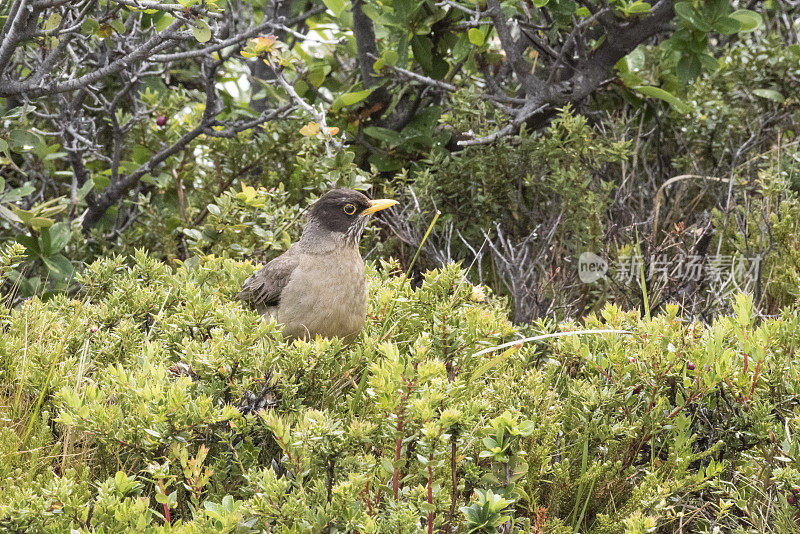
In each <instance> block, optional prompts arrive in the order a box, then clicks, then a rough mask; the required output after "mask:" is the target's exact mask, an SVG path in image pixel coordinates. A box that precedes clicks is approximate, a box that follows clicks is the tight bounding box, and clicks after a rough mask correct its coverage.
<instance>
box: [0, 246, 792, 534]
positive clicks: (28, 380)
mask: <svg viewBox="0 0 800 534" xmlns="http://www.w3.org/2000/svg"><path fill="white" fill-rule="evenodd" d="M6 256H8V257H9V258H10V257H11V255H10V254H9V253H8V252H5V253H4V256H3V257H4V258H5V257H6ZM3 261H4V263H3V264H6V263H8V261H6V260H3ZM9 261H11V260H9ZM254 268H255V266H253V265H251V264H249V263H241V262H238V261H235V260H233V259H228V258H220V257H213V256H207V257H203V258H202V259H200V260H199V261H196V262H195V261H193V262H187V263H186V264H184V265H181V266H180V267H178V268H177V269H175V270H173V269H172V268H170V267H168V266H167V265H165V264H164V263H162V262H160V261H158V260H156V259H153V258H151V257H148V256H147V255H146V254H144V253H142V252H140V253H137V254H136V256H135V258H132V259H130V260H126V259H123V258H122V257H119V256H116V257H110V258H104V259H101V260H98V261H96V262H95V263H93V264H91V265H89V266H88V267H87V268H86V270H85V272H83V273H82V274H81V275H80V276H79V280H80V283H81V290H80V292H79V293H78V294H76V295H75V296H74V298H69V297H67V296H64V295H58V296H54V297H53V298H52V299H50V300H49V301H47V302H42V301H40V300H38V299H35V298H34V299H32V300H29V301H27V302H26V303H24V304H23V305H20V306H18V307H16V308H14V309H13V310H11V311H10V312H8V313H7V314H5V315H2V316H0V321H2V325H1V326H0V328H2V336H0V383H2V384H4V385H5V386H4V389H3V390H2V397H0V399H2V402H0V406H2V407H3V412H4V415H3V420H4V425H3V427H2V429H0V477H2V479H3V480H4V481H5V482H4V489H3V492H2V495H0V526H2V528H4V529H6V530H11V531H21V530H25V531H30V532H64V531H66V530H69V529H78V530H84V531H88V530H94V531H98V532H99V531H105V532H110V531H121V530H125V529H130V530H136V531H158V530H164V531H166V530H171V529H176V530H181V531H192V532H193V531H220V532H233V531H236V532H273V531H280V532H299V531H315V532H316V531H322V530H326V529H329V530H330V531H339V532H341V531H359V532H390V531H391V532H396V531H398V530H402V531H403V532H422V531H427V532H432V531H434V530H436V531H450V532H452V531H455V530H459V531H465V532H466V531H472V532H498V531H499V530H500V529H502V530H503V531H504V532H507V531H514V532H523V531H524V532H530V531H534V532H544V531H548V532H577V531H580V532H626V531H627V532H646V531H652V530H653V529H655V528H661V529H662V530H665V531H669V530H674V529H675V528H677V525H678V524H682V525H683V528H684V529H687V530H692V531H708V530H710V529H711V528H712V525H716V526H719V527H720V528H721V529H723V530H733V529H736V528H740V529H741V530H742V531H756V530H764V529H767V528H774V529H776V530H780V531H783V532H790V531H793V530H792V529H794V528H796V526H794V525H795V521H796V519H795V514H796V513H797V509H796V508H795V507H794V506H795V504H794V503H795V502H796V500H795V498H794V497H793V493H792V491H793V489H794V488H795V487H796V486H800V470H798V468H799V467H800V465H799V464H798V462H800V447H799V446H798V442H797V439H796V436H795V435H794V433H795V427H796V424H797V421H798V401H797V399H798V395H799V394H800V380H799V379H798V373H800V367H799V366H798V364H797V363H796V362H795V358H794V353H795V351H796V344H797V332H798V331H800V318H798V315H797V314H796V313H794V312H792V311H791V310H786V311H785V312H784V313H783V315H782V316H781V317H777V318H774V319H770V320H767V321H764V322H762V323H760V324H756V321H755V319H754V315H753V307H752V301H751V300H750V299H749V298H747V297H745V296H741V297H739V298H738V299H737V300H736V302H735V304H734V308H735V314H734V315H733V316H732V317H729V318H719V319H718V320H716V321H715V322H714V324H713V325H711V326H703V325H701V324H697V323H687V322H684V321H682V320H681V319H680V318H679V317H678V316H677V312H678V309H677V307H674V306H671V307H669V308H668V309H667V312H666V313H665V314H663V315H660V316H658V317H655V318H653V319H650V320H648V319H641V318H640V317H639V316H638V314H636V313H624V312H622V311H621V310H619V309H618V308H616V307H614V306H607V307H606V308H605V309H604V310H603V311H602V313H601V314H600V315H599V316H597V317H589V318H587V319H586V321H585V324H584V325H582V326H583V327H586V328H589V329H615V330H617V331H619V332H621V333H605V334H583V335H579V334H566V335H563V336H562V337H557V338H548V339H545V340H540V341H532V342H529V343H522V342H519V343H516V344H515V343H513V342H514V341H515V340H519V339H520V338H521V337H522V336H524V335H535V334H541V333H543V332H554V331H558V332H562V331H563V332H569V331H574V330H578V329H579V328H580V326H579V325H578V324H575V323H563V324H561V325H559V326H556V325H553V324H547V323H543V322H539V323H536V324H534V325H532V326H529V327H525V328H523V329H520V328H517V327H514V326H513V325H512V324H511V323H510V322H509V321H508V320H507V319H506V317H505V315H506V310H505V307H504V304H503V301H502V299H497V298H494V297H492V296H491V294H489V295H487V291H486V289H485V288H482V287H474V286H472V285H471V284H469V283H468V282H466V280H465V278H464V275H465V273H464V272H463V271H461V270H459V268H458V267H456V266H450V267H447V268H445V269H443V270H441V271H434V272H429V273H427V274H426V275H425V277H424V281H423V283H422V285H421V286H420V287H419V288H417V289H412V287H411V286H410V284H409V283H408V282H407V281H406V280H405V279H404V277H402V276H398V267H397V265H396V264H394V263H382V264H380V265H379V266H378V267H372V268H371V269H370V271H369V286H370V295H371V298H370V308H369V313H368V320H367V325H366V327H365V329H364V332H363V333H362V334H361V336H360V337H359V338H358V339H357V340H356V341H355V342H354V343H352V344H350V345H345V344H343V343H342V342H341V341H339V340H335V339H334V340H322V339H319V340H316V341H313V342H300V341H298V342H293V343H287V342H286V341H284V340H282V339H281V335H280V333H279V328H278V326H277V325H275V324H274V323H272V324H268V323H265V322H264V321H263V320H262V319H261V317H259V316H258V315H257V314H255V313H254V312H252V311H250V310H246V309H243V307H242V306H241V305H240V303H238V302H236V301H234V300H232V297H233V295H234V294H235V292H236V291H237V289H238V287H239V284H240V283H241V281H242V280H243V279H244V278H245V277H246V276H248V275H249V274H250V273H251V272H252V271H253V269H254ZM509 341H510V342H512V344H511V345H510V346H508V347H505V348H500V349H497V350H488V351H486V352H483V353H482V352H481V351H482V350H485V349H491V348H492V347H495V346H497V345H500V344H503V343H505V342H509Z"/></svg>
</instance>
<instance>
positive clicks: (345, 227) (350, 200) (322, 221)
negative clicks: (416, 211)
mask: <svg viewBox="0 0 800 534" xmlns="http://www.w3.org/2000/svg"><path fill="white" fill-rule="evenodd" d="M395 204H397V201H395V200H388V199H379V200H370V199H369V198H367V196H366V195H364V194H363V193H359V192H358V191H353V190H352V189H333V190H331V191H328V192H327V193H325V194H324V195H322V197H320V199H319V200H317V201H316V202H315V203H314V205H312V206H311V208H310V209H309V212H308V223H307V225H306V231H308V230H310V229H313V230H312V231H317V232H319V231H323V232H330V233H336V234H343V235H344V236H346V238H347V239H348V240H353V241H358V239H359V238H360V237H361V233H362V232H363V230H364V226H365V225H366V224H367V219H368V218H369V216H370V215H371V214H373V213H375V212H376V211H380V210H382V209H385V208H388V207H390V206H394V205H395ZM304 234H305V232H304Z"/></svg>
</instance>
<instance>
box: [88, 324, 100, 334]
mask: <svg viewBox="0 0 800 534" xmlns="http://www.w3.org/2000/svg"><path fill="white" fill-rule="evenodd" d="M98 330H100V329H99V328H97V327H96V326H93V327H91V328H90V329H89V332H91V333H92V334H96V333H97V331H98Z"/></svg>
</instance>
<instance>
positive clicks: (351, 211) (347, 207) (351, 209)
mask: <svg viewBox="0 0 800 534" xmlns="http://www.w3.org/2000/svg"><path fill="white" fill-rule="evenodd" d="M343 209H344V212H345V213H346V214H348V215H352V214H354V213H355V212H356V207H355V206H353V205H352V204H345V206H344V208H343Z"/></svg>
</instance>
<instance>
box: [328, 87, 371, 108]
mask: <svg viewBox="0 0 800 534" xmlns="http://www.w3.org/2000/svg"><path fill="white" fill-rule="evenodd" d="M370 93H372V89H364V90H363V91H355V92H353V93H345V94H343V95H339V96H338V97H336V100H334V101H333V105H332V108H333V110H334V111H337V110H339V109H341V108H343V107H345V106H352V105H353V104H355V103H357V102H361V101H362V100H364V99H365V98H367V97H368V96H369V95H370Z"/></svg>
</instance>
